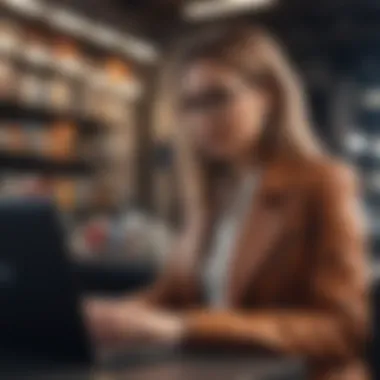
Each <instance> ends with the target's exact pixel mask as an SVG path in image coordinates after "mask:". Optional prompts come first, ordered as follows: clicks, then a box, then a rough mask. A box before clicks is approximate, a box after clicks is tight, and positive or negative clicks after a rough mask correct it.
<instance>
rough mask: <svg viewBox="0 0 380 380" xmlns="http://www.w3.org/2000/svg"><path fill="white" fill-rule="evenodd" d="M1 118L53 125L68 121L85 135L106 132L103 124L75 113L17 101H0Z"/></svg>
mask: <svg viewBox="0 0 380 380" xmlns="http://www.w3.org/2000/svg"><path fill="white" fill-rule="evenodd" d="M0 118H1V119H3V120H4V119H5V120H7V119H9V120H10V121H27V122H28V123H30V122H44V123H47V124H48V123H52V122H54V121H59V120H68V121H71V122H73V123H74V124H76V125H77V126H78V129H79V130H80V131H82V132H83V133H94V132H99V131H100V130H102V129H103V130H105V129H106V127H105V126H103V125H100V124H101V123H99V122H97V121H95V120H92V119H90V118H87V117H84V116H81V115H79V114H76V113H75V112H67V111H60V110H54V109H46V108H42V107H34V106H29V105H25V106H24V105H21V104H20V103H18V102H16V101H10V100H0Z"/></svg>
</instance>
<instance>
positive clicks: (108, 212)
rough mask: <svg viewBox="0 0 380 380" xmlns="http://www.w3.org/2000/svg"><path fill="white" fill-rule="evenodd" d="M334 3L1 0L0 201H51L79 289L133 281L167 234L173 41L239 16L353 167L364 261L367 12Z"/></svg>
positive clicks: (372, 86) (374, 228)
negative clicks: (299, 85) (166, 79)
mask: <svg viewBox="0 0 380 380" xmlns="http://www.w3.org/2000/svg"><path fill="white" fill-rule="evenodd" d="M216 3H218V4H216ZM342 4H343V2H339V1H336V2H335V1H328V0H323V1H318V2H312V3H309V2H304V1H301V0H289V1H285V0H282V1H281V0H277V1H276V0H272V1H270V0H267V1H255V2H249V1H239V2H238V1H236V2H233V1H227V0H226V1H224V0H223V1H218V2H217V1H215V0H209V1H203V2H199V1H198V2H196V1H192V0H190V1H177V0H161V1H154V0H144V1H142V0H140V1H139V0H134V1H123V0H112V1H105V0H101V1H100V0H85V1H84V0H83V1H80V2H76V1H74V0H64V1H53V0H50V1H47V0H45V1H37V0H1V1H0V12H1V18H0V197H4V198H6V197H20V196H38V197H41V196H42V197H47V198H51V199H53V200H54V202H55V203H56V204H57V207H58V208H59V210H60V214H61V215H62V219H63V221H64V225H65V228H66V230H67V236H68V240H69V252H70V255H72V257H73V262H75V263H77V265H78V267H77V268H78V270H79V271H81V272H82V274H83V276H84V277H83V278H85V279H86V280H84V282H85V283H86V284H85V286H86V287H87V288H89V289H90V290H99V289H100V290H104V291H108V290H110V291H113V292H114V291H116V290H117V291H124V290H125V289H126V288H127V287H128V286H130V282H131V281H135V282H138V281H140V280H141V281H145V280H146V278H147V277H149V276H151V275H152V273H153V272H154V271H151V272H149V271H147V269H146V268H148V267H149V268H157V266H160V265H162V264H163V263H164V262H165V255H166V254H167V252H168V251H169V249H170V246H171V244H172V240H173V236H174V235H175V232H176V229H177V227H178V225H179V224H180V213H179V211H178V209H179V208H178V194H177V186H176V185H177V184H176V173H175V165H174V164H173V156H174V154H173V151H174V149H173V145H174V141H173V140H174V137H173V136H174V130H173V125H171V123H170V110H165V109H162V107H161V105H162V103H163V99H162V97H161V95H159V94H160V91H159V89H160V78H161V77H160V72H161V71H160V68H161V65H162V63H163V62H165V57H166V56H167V53H168V49H170V46H171V45H172V43H173V42H175V41H176V40H177V39H178V37H181V36H182V35H184V34H186V33H188V32H191V31H192V30H194V29H197V28H199V27H202V26H205V25H208V24H212V23H223V22H231V21H236V20H240V19H241V20H244V21H247V22H251V23H260V24H263V25H265V26H267V27H268V28H270V29H271V30H272V31H273V32H274V34H275V35H277V36H279V38H280V39H281V40H282V42H283V44H284V45H285V47H286V48H287V50H288V51H289V52H290V56H291V58H292V61H293V62H294V63H295V65H296V67H297V68H298V70H299V72H300V74H301V77H302V79H303V81H304V83H305V88H306V90H307V95H308V99H309V102H310V106H311V110H312V116H313V119H314V122H315V125H316V126H317V129H318V130H317V132H318V134H319V135H320V136H321V138H322V140H323V141H324V142H325V144H326V145H327V146H328V147H329V149H330V150H332V151H333V152H335V153H336V154H337V155H340V156H343V157H344V158H345V159H347V160H349V161H351V162H352V163H353V164H354V165H356V166H357V167H358V168H359V169H360V170H361V172H362V174H363V184H364V188H365V194H366V197H365V204H366V207H367V211H368V217H369V220H370V226H371V233H372V237H373V239H372V240H373V248H374V249H373V253H374V255H376V254H377V251H378V252H380V224H379V223H380V218H379V216H380V215H379V212H380V171H379V168H380V133H379V132H380V129H379V127H378V120H379V118H380V92H379V84H380V76H379V74H378V73H379V70H378V69H379V66H380V56H379V52H378V49H377V50H376V49H375V45H376V44H377V43H378V39H379V32H380V29H379V26H378V19H379V15H380V8H379V6H377V5H376V4H374V2H370V1H364V0H362V1H353V0H352V1H345V2H344V6H343V5H342ZM121 263H122V264H123V265H121ZM131 268H133V269H131ZM136 268H137V269H136ZM126 272H128V273H133V274H134V275H133V276H131V275H128V276H126V275H125V273H126ZM148 272H149V273H148ZM132 277H133V278H134V279H133V280H132ZM142 279H144V280H142ZM127 282H128V283H127Z"/></svg>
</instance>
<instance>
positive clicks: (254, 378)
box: [6, 356, 304, 380]
mask: <svg viewBox="0 0 380 380" xmlns="http://www.w3.org/2000/svg"><path fill="white" fill-rule="evenodd" d="M303 370H304V369H303V366H302V363H301V362H300V361H298V360H289V359H263V358H261V359H259V358H254V357H235V358H233V357H230V358H227V357H220V358H218V357H215V356H214V357H212V358H210V357H207V356H204V357H199V358H195V357H191V358H186V357H182V358H176V359H172V360H161V361H156V362H152V363H151V364H148V363H141V364H137V365H133V366H131V365H126V366H124V367H123V365H120V363H119V365H118V366H117V367H115V368H106V367H104V368H102V367H101V366H98V367H97V366H94V367H93V368H89V369H87V370H85V369H82V370H69V369H66V370H64V369H61V370H54V371H38V372H33V371H32V372H27V371H24V372H23V373H21V372H20V373H19V374H12V375H11V374H6V378H7V379H9V380H214V379H215V380H267V379H268V378H270V379H271V380H272V379H278V380H283V379H284V380H285V379H286V380H288V379H291V380H298V379H303V374H304V371H303Z"/></svg>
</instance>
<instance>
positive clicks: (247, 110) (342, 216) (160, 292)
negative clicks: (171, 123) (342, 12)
mask: <svg viewBox="0 0 380 380" xmlns="http://www.w3.org/2000/svg"><path fill="white" fill-rule="evenodd" d="M170 75H171V81H170V84H171V85H172V86H173V88H172V90H173V91H174V94H173V95H174V96H173V99H172V100H173V103H172V104H171V106H172V109H173V110H175V113H176V116H177V117H178V126H179V127H178V128H177V130H178V132H179V133H178V147H179V149H178V162H179V167H180V174H181V175H182V184H183V189H182V192H181V194H182V195H183V204H184V215H185V223H184V225H183V232H182V234H181V236H180V237H179V239H178V245H177V246H176V249H174V251H173V257H172V259H171V260H170V261H169V264H168V268H167V270H166V272H165V274H164V275H163V276H162V278H161V279H160V280H159V281H158V282H157V283H156V284H155V285H153V286H152V287H151V288H149V289H147V290H146V291H144V292H142V293H141V294H139V295H137V296H136V297H134V298H133V300H131V299H128V300H113V301H101V300H98V301H92V302H90V303H89V304H88V309H87V312H88V321H89V326H90V329H91V331H92V333H93V335H94V337H95V338H96V339H98V340H100V341H101V342H103V343H105V342H108V343H113V344H116V343H117V342H120V343H122V342H125V341H127V340H130V339H151V340H156V341H159V342H162V343H166V344H177V343H188V342H191V343H195V344H196V343H200V344H203V345H204V344H218V345H219V346H220V345H229V346H231V347H232V346H235V345H239V346H240V345H244V346H248V347H252V348H255V349H264V350H266V351H269V352H273V353H277V354H284V355H302V356H304V357H306V358H307V359H308V362H309V365H310V371H311V374H312V378H313V379H326V380H327V379H348V378H350V379H351V378H352V379H357V380H358V379H364V378H365V370H364V364H363V362H362V354H363V347H364V345H365V341H366V336H367V327H368V310H367V291H368V283H367V276H366V268H365V258H364V256H365V252H364V251H365V244H364V236H363V228H362V221H361V216H360V215H359V211H358V207H357V199H356V197H357V195H356V192H357V189H356V188H357V185H356V181H355V178H354V175H353V173H352V172H351V170H350V169H349V168H347V167H346V166H344V165H343V164H341V163H339V162H337V161H336V160H334V159H333V158H331V157H329V156H328V155H327V154H326V153H324V152H323V151H322V149H321V148H320V146H319V144H318V142H317V139H316V137H315V136H314V135H313V133H312V130H311V128H310V125H309V122H308V117H307V114H306V110H305V105H304V103H303V95H302V92H301V89H300V85H299V83H298V80H297V78H296V76H295V74H294V71H293V70H292V68H291V66H290V65H289V63H288V62H287V61H286V60H285V58H284V56H283V53H282V52H281V50H280V49H279V47H278V46H277V44H276V43H275V42H274V41H273V40H272V39H271V38H270V37H269V36H268V35H267V34H266V33H264V32H263V31H262V30H260V29H255V28H254V29H251V28H235V29H231V30H213V31H210V32H209V33H207V34H205V35H202V36H197V38H195V39H194V41H193V42H192V43H191V44H190V46H188V45H186V47H185V48H184V49H183V51H181V52H180V53H179V55H178V57H177V58H176V60H175V65H174V68H173V67H171V69H170Z"/></svg>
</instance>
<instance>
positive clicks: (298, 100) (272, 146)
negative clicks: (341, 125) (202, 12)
mask: <svg viewBox="0 0 380 380" xmlns="http://www.w3.org/2000/svg"><path fill="white" fill-rule="evenodd" d="M203 58H207V59H212V60H216V61H218V62H220V63H223V64H226V65H228V66H229V67H231V68H233V69H235V70H236V71H237V72H239V73H241V74H242V75H244V76H245V77H247V78H248V79H249V78H250V77H252V76H256V77H257V76H259V77H260V80H261V82H262V83H263V86H265V88H267V89H268V90H269V91H271V93H272V94H273V98H274V101H275V102H274V103H275V104H274V108H275V110H274V115H273V118H272V122H271V125H270V126H268V128H265V129H264V132H263V135H262V136H261V138H260V141H259V144H258V147H255V149H257V150H258V151H256V154H257V153H258V152H259V156H260V159H261V160H263V161H267V160H271V159H273V158H275V157H287V158H291V157H294V158H296V159H300V160H302V159H307V157H310V156H313V155H319V154H320V153H322V148H321V145H320V143H319V141H318V139H317V137H316V136H315V135H314V133H313V130H312V128H311V126H310V122H309V116H308V112H307V107H306V105H305V97H304V94H303V90H302V86H301V84H300V81H299V79H298V77H297V75H296V73H295V70H294V69H293V67H292V66H291V64H290V62H289V61H288V59H287V58H286V56H285V54H284V53H283V51H282V49H281V48H280V46H279V44H278V43H277V42H276V41H275V40H274V38H273V37H271V36H270V35H269V34H268V33H267V32H266V31H264V30H263V29H261V28H258V27H250V26H248V27H241V26H238V27H227V28H226V27H221V28H220V27H216V28H212V29H209V30H206V31H201V32H200V33H198V34H196V35H195V36H194V35H193V36H192V37H190V38H189V39H186V40H185V41H181V43H180V46H179V48H177V49H176V51H175V53H174V55H173V56H172V57H169V56H167V57H166V60H167V62H169V63H168V64H167V66H166V71H165V72H164V92H165V93H164V94H163V97H162V99H165V101H167V104H168V105H169V109H168V110H167V111H169V112H172V116H173V117H172V121H173V123H174V126H173V127H174V129H175V130H176V131H177V134H176V148H177V150H176V158H177V160H176V162H177V167H178V169H179V170H178V173H179V181H180V184H181V191H180V192H181V196H182V200H181V201H182V206H183V213H184V221H185V223H186V224H190V225H193V226H194V225H198V226H202V225H203V226H204V221H205V220H206V219H207V215H208V212H209V209H210V205H211V203H212V199H213V187H214V186H215V185H214V183H215V182H214V181H212V173H211V172H210V168H209V167H208V165H207V163H205V162H204V161H201V160H199V159H198V157H196V155H195V154H194V151H193V149H192V147H191V146H190V145H189V143H188V142H189V139H187V138H186V132H185V131H184V129H183V128H180V126H178V125H175V124H176V123H177V121H176V115H175V110H176V108H177V107H176V99H177V98H178V96H177V88H178V79H179V77H180V75H182V73H183V70H184V69H186V66H187V65H191V63H192V62H195V61H197V60H199V59H203Z"/></svg>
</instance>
